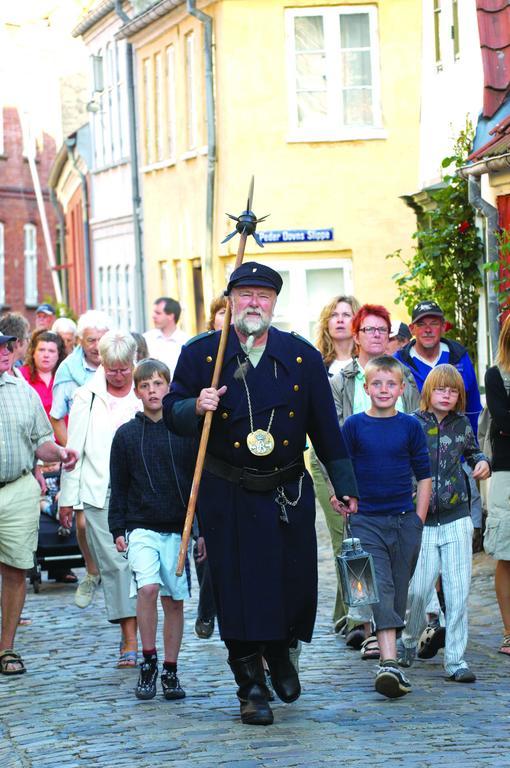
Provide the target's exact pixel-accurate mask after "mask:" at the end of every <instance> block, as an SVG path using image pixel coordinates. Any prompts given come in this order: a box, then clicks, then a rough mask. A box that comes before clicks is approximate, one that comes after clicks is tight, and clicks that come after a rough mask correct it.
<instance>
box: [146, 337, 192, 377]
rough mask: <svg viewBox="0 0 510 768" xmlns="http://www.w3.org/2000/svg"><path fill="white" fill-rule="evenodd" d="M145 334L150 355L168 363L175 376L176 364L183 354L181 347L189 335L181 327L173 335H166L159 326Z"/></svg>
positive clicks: (171, 373)
mask: <svg viewBox="0 0 510 768" xmlns="http://www.w3.org/2000/svg"><path fill="white" fill-rule="evenodd" d="M143 335H144V337H145V341H146V342H147V346H148V348H149V355H150V356H151V357H155V358H156V360H161V362H162V363H165V364H166V365H168V367H169V368H170V375H171V377H172V378H173V377H174V371H175V366H176V365H177V360H178V359H179V355H180V354H181V347H182V345H183V344H185V343H186V342H187V341H188V339H189V336H187V335H186V334H185V333H184V331H181V330H180V329H179V328H176V329H175V331H174V332H173V333H172V335H171V336H165V335H164V333H163V332H162V331H160V330H159V328H153V329H152V330H151V331H146V332H145V333H144V334H143Z"/></svg>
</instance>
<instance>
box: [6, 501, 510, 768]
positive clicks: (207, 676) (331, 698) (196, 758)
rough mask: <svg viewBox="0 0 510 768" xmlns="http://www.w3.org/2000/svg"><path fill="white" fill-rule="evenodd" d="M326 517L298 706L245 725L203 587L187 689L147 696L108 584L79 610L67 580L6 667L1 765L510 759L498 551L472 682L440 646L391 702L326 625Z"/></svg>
mask: <svg viewBox="0 0 510 768" xmlns="http://www.w3.org/2000/svg"><path fill="white" fill-rule="evenodd" d="M318 519H319V525H318V527H319V540H320V604H319V615H318V619H317V624H316V629H315V636H314V641H313V643H312V645H311V646H305V647H304V649H303V653H302V656H301V668H302V674H301V679H302V684H303V694H302V696H301V698H300V699H299V700H298V701H297V702H296V703H295V704H293V705H290V706H287V705H284V704H281V703H279V702H275V704H274V713H275V724H274V725H273V726H271V727H268V728H261V727H258V728H257V727H249V726H242V725H241V724H240V721H239V707H238V703H237V699H236V696H235V686H234V681H233V679H232V677H231V674H230V670H229V669H228V667H227V664H226V652H225V650H224V647H223V645H222V643H221V642H220V640H219V638H218V635H217V633H216V632H215V635H214V638H213V639H212V640H209V641H204V640H198V639H197V638H196V637H195V635H194V632H193V625H194V619H195V606H196V594H195V596H194V598H193V600H192V601H190V603H189V605H188V606H187V608H186V626H185V636H184V643H183V649H182V651H181V655H180V659H179V676H180V679H181V682H182V685H183V687H184V689H185V690H186V693H187V696H186V698H185V699H184V700H183V701H180V702H167V701H164V700H163V698H162V696H161V694H160V693H158V696H157V697H156V698H155V699H154V700H152V701H149V702H140V701H138V700H137V699H136V698H135V697H134V694H133V687H134V683H135V680H136V677H137V672H136V671H134V670H117V669H116V668H115V660H116V654H115V651H116V648H117V645H118V630H117V629H116V628H115V627H112V626H111V625H109V624H108V623H107V622H106V620H105V616H104V610H103V598H102V595H101V594H99V595H97V596H96V599H95V602H94V603H93V605H92V606H91V607H90V608H89V609H87V610H84V611H82V610H80V609H79V608H77V607H75V605H74V602H73V592H74V589H73V588H72V587H69V586H62V585H58V586H57V585H53V584H48V583H47V582H43V586H42V589H41V593H40V594H39V595H34V594H33V593H32V591H31V590H30V593H29V597H28V600H27V603H26V606H25V610H24V615H25V616H28V617H30V618H31V619H32V621H33V623H32V625H31V626H27V627H20V629H19V631H18V635H17V649H18V650H19V651H20V652H21V653H22V655H23V657H24V660H25V663H26V665H27V668H28V673H27V674H26V675H24V676H21V677H14V678H11V679H9V678H6V677H1V678H0V723H1V732H0V766H2V768H50V767H51V768H96V766H97V767H99V766H101V767H102V766H109V767H112V768H114V766H136V767H137V768H144V767H145V766H146V767H147V768H154V767H155V766H164V765H169V764H170V765H172V766H175V768H180V767H181V766H182V767H184V766H187V767H189V766H200V767H203V768H213V766H222V767H223V768H273V766H274V767H275V768H276V766H284V767H285V768H291V767H292V766H307V767H311V766H320V765H328V764H332V765H333V764H336V765H355V764H356V765H362V764H368V765H371V766H382V765H390V764H391V765H397V766H413V767H416V768H425V766H439V765H445V764H447V765H448V768H455V767H456V766H461V765H462V766H464V767H465V766H499V768H504V766H509V765H510V747H509V738H508V733H509V725H510V706H509V705H510V686H509V684H508V672H509V669H510V660H509V659H508V658H504V657H503V656H501V655H499V654H498V653H497V652H496V651H497V648H498V647H499V642H500V640H501V626H500V618H499V612H498V610H497V606H496V602H495V596H494V592H493V578H492V573H493V563H492V561H490V560H489V559H488V558H486V557H485V556H483V555H476V557H475V569H474V580H473V587H472V596H471V633H470V643H469V648H468V654H467V660H468V662H469V664H470V666H471V667H472V669H473V670H474V671H475V672H476V674H477V676H478V682H477V683H476V684H474V685H460V684H454V683H449V682H446V681H445V679H444V672H443V668H442V664H441V661H442V655H441V653H440V654H439V655H438V657H436V658H435V659H433V660H431V661H429V662H418V663H417V664H415V666H414V667H412V668H411V670H410V673H411V674H410V678H411V680H412V682H413V692H412V694H411V695H409V696H407V697H405V698H403V699H398V700H393V701H389V700H384V699H382V697H380V696H379V695H378V694H376V693H375V692H374V689H373V678H374V664H375V663H374V662H363V661H361V660H360V659H359V655H358V653H357V652H355V651H349V650H347V649H345V647H344V643H343V641H342V640H340V639H339V638H337V637H336V636H335V635H334V633H333V630H332V628H331V622H330V612H331V606H332V602H333V579H334V572H333V566H332V563H331V557H330V548H329V542H328V539H327V533H326V531H325V527H324V525H323V519H322V514H321V513H319V515H318ZM195 592H196V590H195Z"/></svg>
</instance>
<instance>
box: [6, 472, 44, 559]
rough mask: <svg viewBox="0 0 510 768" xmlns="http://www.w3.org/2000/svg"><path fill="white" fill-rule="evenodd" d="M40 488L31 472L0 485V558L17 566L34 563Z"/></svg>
mask: <svg viewBox="0 0 510 768" xmlns="http://www.w3.org/2000/svg"><path fill="white" fill-rule="evenodd" d="M40 498H41V489H40V487H39V483H38V482H37V480H36V479H35V477H34V476H33V475H32V474H28V475H24V476H23V477H20V478H19V480H16V481H15V482H14V483H8V484H7V485H6V486H4V487H3V488H0V562H1V563H5V564H6V565H10V566H12V567H13V568H19V569H20V570H28V569H29V568H32V567H33V565H34V552H35V551H36V549H37V537H38V534H39V500H40Z"/></svg>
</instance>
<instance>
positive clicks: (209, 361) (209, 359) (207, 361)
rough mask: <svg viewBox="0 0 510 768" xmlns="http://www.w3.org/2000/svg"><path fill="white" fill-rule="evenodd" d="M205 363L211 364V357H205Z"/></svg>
mask: <svg viewBox="0 0 510 768" xmlns="http://www.w3.org/2000/svg"><path fill="white" fill-rule="evenodd" d="M205 362H206V363H212V357H211V355H207V357H206V358H205Z"/></svg>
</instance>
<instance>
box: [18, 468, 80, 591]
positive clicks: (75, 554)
mask: <svg viewBox="0 0 510 768" xmlns="http://www.w3.org/2000/svg"><path fill="white" fill-rule="evenodd" d="M45 480H46V485H47V487H48V491H47V495H46V496H45V497H43V499H42V502H41V515H40V519H39V538H38V542H37V551H36V552H34V567H33V568H32V569H31V570H30V571H29V573H28V577H29V579H30V583H31V584H32V586H33V588H34V592H35V593H36V594H38V593H39V591H40V588H41V582H42V572H43V571H48V574H50V573H51V572H56V571H61V570H70V569H71V568H73V567H80V566H83V565H84V560H83V557H82V554H81V552H80V548H79V547H78V541H77V539H76V530H75V523H74V521H73V526H72V528H71V529H65V528H62V526H61V525H60V522H59V520H58V503H57V494H58V491H59V486H60V483H59V481H60V472H54V473H50V474H45Z"/></svg>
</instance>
